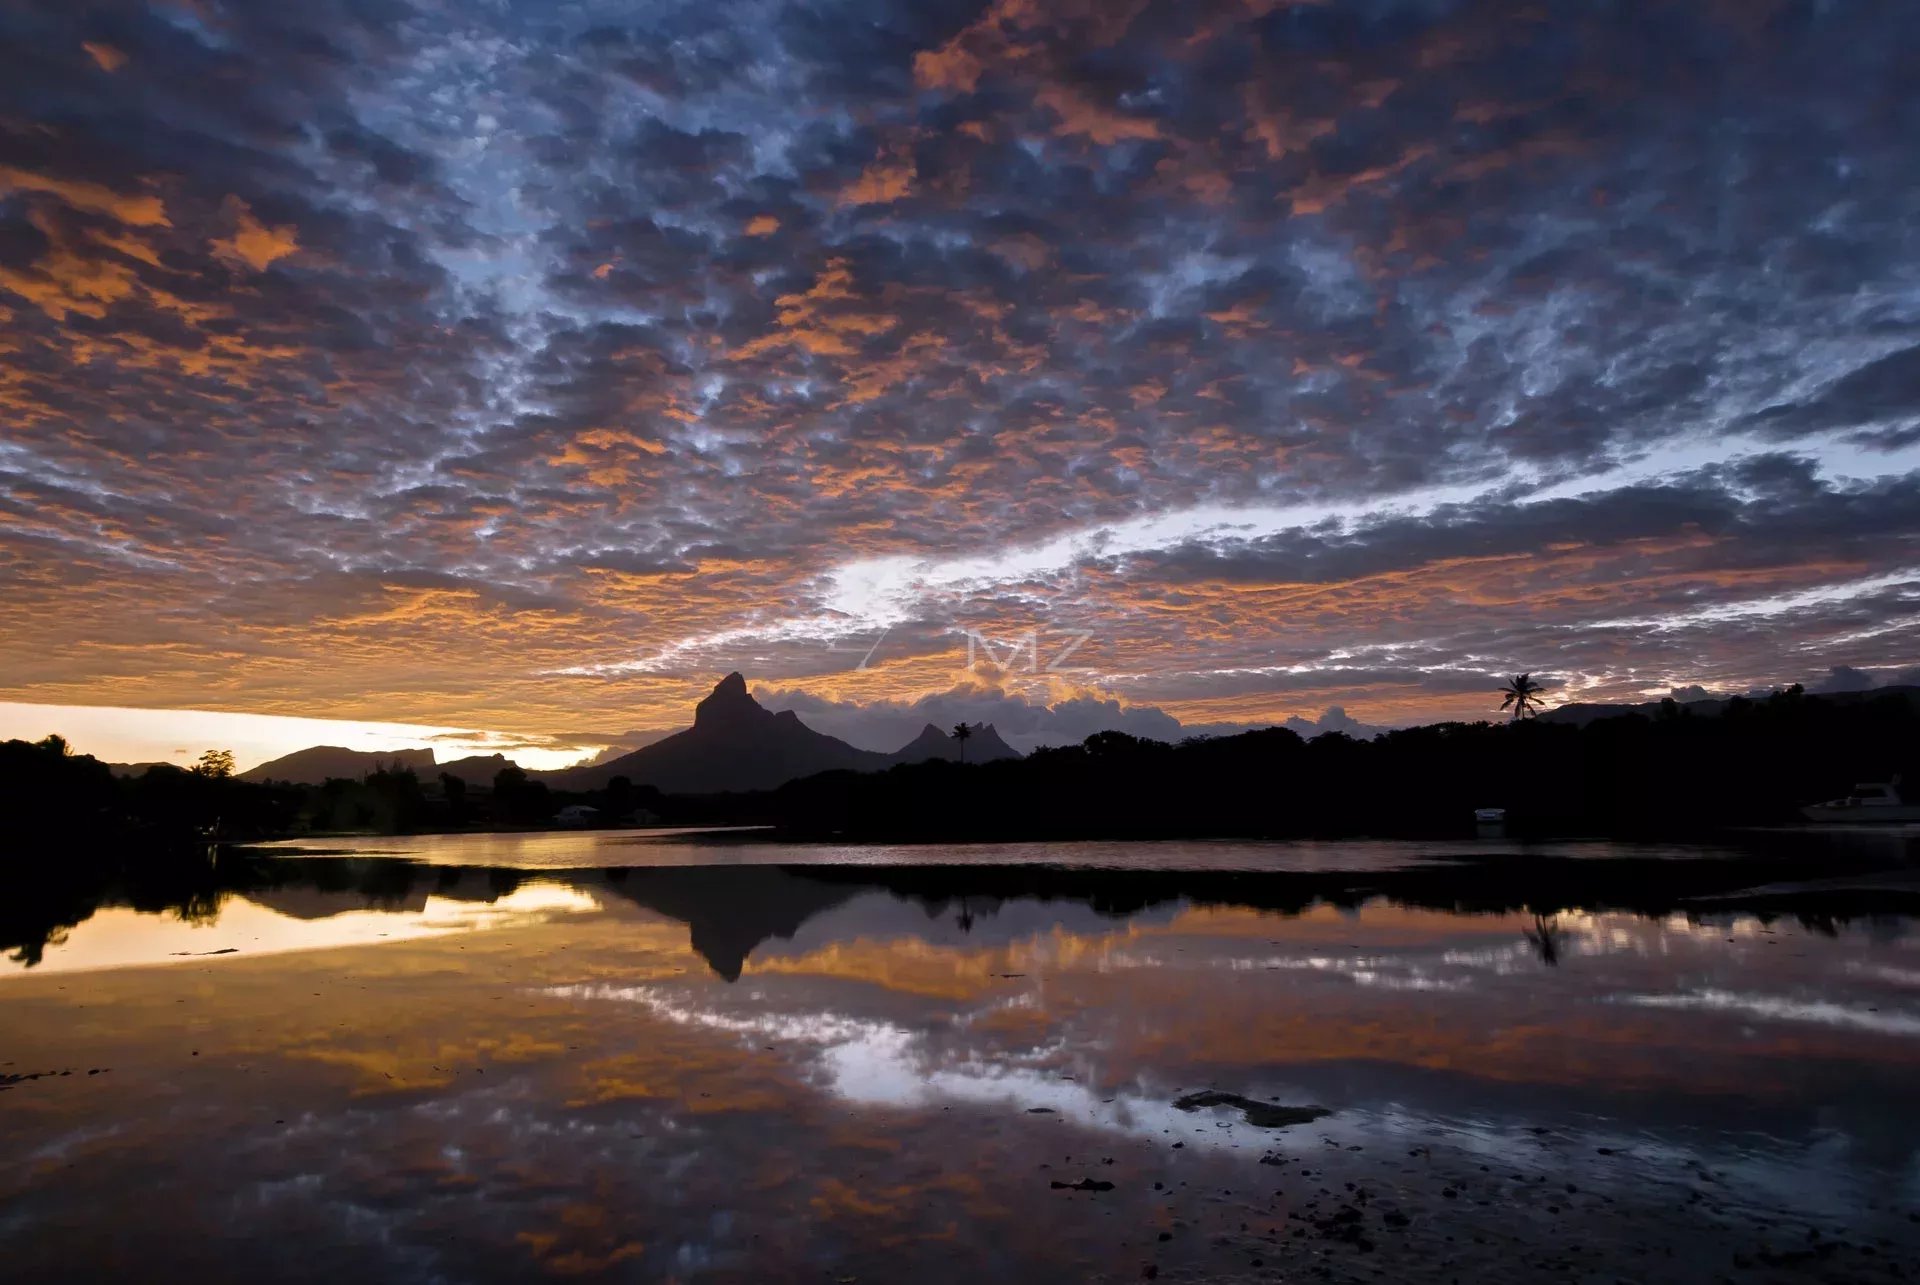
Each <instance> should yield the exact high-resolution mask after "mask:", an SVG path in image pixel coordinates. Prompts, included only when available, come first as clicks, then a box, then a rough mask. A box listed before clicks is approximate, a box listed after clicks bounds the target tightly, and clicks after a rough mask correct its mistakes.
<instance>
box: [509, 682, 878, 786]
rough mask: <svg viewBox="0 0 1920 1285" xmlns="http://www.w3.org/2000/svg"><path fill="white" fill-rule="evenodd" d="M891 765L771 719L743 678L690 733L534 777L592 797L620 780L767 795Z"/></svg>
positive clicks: (715, 695) (788, 719) (795, 722)
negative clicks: (811, 780) (820, 777)
mask: <svg viewBox="0 0 1920 1285" xmlns="http://www.w3.org/2000/svg"><path fill="white" fill-rule="evenodd" d="M894 761H895V760H894V758H893V756H892V755H889V754H881V753H877V752H876V751H873V750H862V749H856V748H855V747H854V746H851V745H849V744H847V743H846V742H845V741H843V740H839V739H838V738H836V737H832V736H828V735H826V734H825V733H823V732H816V731H814V730H813V729H812V728H811V727H808V726H807V725H806V724H805V723H802V722H801V721H800V717H799V715H797V714H795V713H794V712H793V711H792V710H785V711H783V712H781V713H778V714H775V713H773V712H772V711H771V710H769V709H767V708H766V707H765V706H763V705H761V704H760V702H758V701H756V700H755V699H754V698H753V697H752V696H751V695H750V694H748V692H747V680H746V679H745V678H742V677H741V676H740V675H739V674H728V675H727V676H726V677H725V678H723V679H721V680H720V682H719V684H718V685H717V686H715V687H714V689H713V691H712V692H711V693H709V694H708V695H707V697H706V699H704V700H702V701H701V702H700V703H699V704H698V705H696V706H695V707H694V710H693V726H692V727H689V728H687V729H686V730H684V731H680V732H675V733H674V734H673V735H671V736H668V737H664V738H662V739H661V740H658V741H655V742H654V743H653V744H651V745H648V746H645V747H643V748H641V749H637V750H635V751H633V752H632V753H631V754H623V755H621V756H620V757H619V758H616V759H609V760H608V761H607V762H605V763H595V764H592V765H590V766H585V767H570V768H562V769H561V770H559V771H557V772H545V773H541V774H540V777H541V779H542V780H545V781H546V782H548V783H549V784H551V785H553V786H555V787H556V788H558V789H563V790H597V789H600V788H601V787H603V786H605V785H606V783H607V782H608V781H611V780H612V779H613V778H614V777H616V776H624V777H626V778H627V779H628V780H629V781H631V782H633V784H635V785H651V786H653V787H655V788H656V789H659V790H662V791H664V792H666V793H668V794H717V793H719V792H720V791H722V790H770V789H772V788H774V787H775V786H778V785H783V784H785V783H786V782H788V781H791V780H793V779H794V778H795V777H801V776H812V775H813V774H814V773H816V772H828V771H832V770H834V769H836V768H851V769H853V770H855V771H861V772H874V771H879V770H880V769H882V768H887V767H891V766H893V763H894Z"/></svg>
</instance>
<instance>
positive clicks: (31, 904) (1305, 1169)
mask: <svg viewBox="0 0 1920 1285" xmlns="http://www.w3.org/2000/svg"><path fill="white" fill-rule="evenodd" d="M1810 879H1811V880H1812V882H1810ZM1836 880H1837V882H1835V881H1836ZM1906 880H1907V869H1906V868H1905V867H1894V868H1886V867H1885V865H1884V863H1882V866H1881V867H1880V868H1867V867H1866V866H1861V867H1859V868H1855V867H1852V866H1849V865H1848V864H1847V862H1846V861H1845V860H1842V859H1837V858H1831V857H1828V858H1823V859H1822V860H1821V861H1820V862H1819V863H1817V865H1812V866H1809V867H1808V868H1804V869H1802V868H1784V867H1782V866H1780V865H1779V864H1778V863H1777V862H1774V861H1760V860H1756V861H1753V862H1750V863H1749V862H1743V861H1741V860H1739V859H1725V860H1718V861H1701V862H1674V861H1672V860H1671V859H1669V858H1668V857H1665V856H1662V857H1659V858H1648V859H1646V860H1643V861H1636V860H1634V859H1632V858H1630V857H1625V856H1622V857H1619V858H1618V859H1614V860H1607V861H1581V860H1572V859H1564V860H1563V859H1555V858H1537V859H1532V860H1529V861H1527V862H1525V863H1515V862H1512V861H1503V860H1489V861H1481V862H1473V863H1466V864H1461V863H1451V862H1450V863H1439V864H1428V865H1415V866H1406V867H1400V868H1392V869H1372V868H1369V869H1367V870H1364V871H1361V872H1353V871H1341V870H1316V871H1308V872H1293V873H1288V872H1249V871H1237V872H1207V871H1196V870H1157V871H1133V872H1120V871H1113V870H1092V869H1066V868H1052V867H1044V866H1034V865H1025V866H1019V867H1006V868H998V867H991V866H985V865H981V864H973V865H969V866H964V867H960V866H938V865H922V866H914V867H878V866H863V867H858V868H849V867H839V866H834V867H801V866H757V865H731V866H724V867H720V866H709V867H654V868H636V869H580V870H562V869H542V870H538V871H526V870H503V869H475V868H462V867H451V866H440V867H434V866H424V865H416V864H412V863H409V862H405V861H397V860H391V859H381V858H364V857H362V858H327V857H315V858H306V859H275V858H261V857H249V856H233V855H227V856H223V857H222V859H221V860H220V861H219V862H217V863H214V864H212V865H205V864H202V865H191V864H189V865H186V866H183V867H180V868H177V869H174V870H173V871H172V872H171V874H166V875H163V874H161V873H160V872H158V871H157V870H156V871H154V872H151V873H150V874H149V875H147V876H146V877H145V879H144V882H140V883H137V884H136V885H129V884H127V883H125V882H124V881H121V882H114V883H111V884H109V885H104V886H102V885H91V886H90V885H87V884H85V882H84V880H68V881H67V882H65V883H64V884H58V885H57V886H46V887H43V888H42V889H41V892H40V893H39V894H36V895H35V896H32V897H27V898H21V897H14V898H11V899H9V900H8V902H7V904H6V907H5V909H4V911H0V932H3V933H4V934H5V935H4V936H3V937H0V945H4V946H5V947H6V948H7V949H8V951H9V952H10V956H9V962H7V963H6V964H5V965H4V970H3V971H0V1086H4V1089H5V1091H4V1093H0V1261H6V1262H7V1263H9V1265H10V1266H9V1269H8V1276H9V1279H16V1278H17V1279H26V1280H41V1279H45V1280H58V1279H75V1280H80V1279H99V1278H101V1277H103V1276H111V1275H115V1274H124V1275H134V1274H139V1275H142V1276H148V1277H151V1276H155V1275H159V1276H162V1277H165V1278H167V1279H185V1278H189V1277H191V1276H194V1275H198V1276H201V1277H203V1278H206V1279H211V1280H240V1279H261V1278H273V1279H297V1280H305V1279H313V1280H320V1279H337V1278H338V1277H339V1276H340V1275H341V1274H343V1273H350V1274H354V1275H357V1276H359V1277H363V1278H368V1279H374V1280H420V1279H448V1280H504V1279H521V1278H525V1277H527V1276H529V1275H537V1274H549V1275H564V1276H568V1277H587V1278H603V1279H667V1278H672V1279H681V1280H742V1281H745V1280H768V1279H775V1280H786V1279H794V1280H819V1279H823V1278H832V1279H844V1278H847V1277H857V1278H860V1279H864V1280H888V1279H904V1278H915V1279H921V1278H924V1279H930V1280H977V1279H983V1278H991V1279H1004V1280H1016V1281H1029V1280H1030V1281H1042V1280H1044V1281H1057V1280H1068V1279H1082V1278H1092V1277H1102V1276H1104V1277H1107V1278H1111V1279H1139V1278H1140V1277H1141V1276H1142V1275H1143V1274H1145V1273H1146V1271H1147V1269H1148V1268H1152V1269H1153V1272H1154V1274H1155V1275H1157V1276H1159V1277H1160V1278H1162V1279H1179V1278H1181V1277H1183V1276H1185V1277H1192V1278H1198V1277H1205V1278H1208V1279H1235V1278H1238V1277H1242V1276H1244V1277H1246V1278H1248V1279H1270V1278H1272V1277H1273V1276H1274V1274H1275V1273H1276V1272H1279V1273H1281V1274H1282V1275H1283V1276H1291V1275H1302V1274H1305V1275H1311V1276H1312V1277H1314V1278H1316V1279H1335V1280H1347V1279H1352V1280H1371V1279H1375V1277H1376V1273H1377V1272H1384V1273H1385V1274H1386V1276H1388V1277H1389V1278H1393V1279H1424V1278H1428V1277H1432V1278H1436V1279H1441V1280H1445V1279H1449V1278H1450V1277H1452V1276H1456V1275H1457V1276H1460V1277H1462V1278H1463V1279H1520V1278H1521V1277H1523V1276H1525V1277H1529V1278H1532V1277H1537V1276H1538V1275H1540V1274H1543V1273H1544V1274H1545V1275H1547V1276H1549V1277H1550V1278H1554V1279H1560V1278H1565V1277H1570V1276H1575V1275H1579V1274H1581V1273H1585V1272H1591V1273H1597V1274H1600V1275H1601V1276H1602V1277H1603V1278H1605V1279H1613V1278H1616V1277H1627V1278H1631V1279H1636V1280H1675V1281H1678V1280H1682V1279H1687V1280H1692V1279H1698V1278H1699V1276H1700V1275H1701V1274H1702V1273H1706V1274H1708V1275H1709V1276H1717V1275H1719V1274H1721V1273H1741V1274H1743V1275H1755V1276H1756V1278H1758V1279H1769V1278H1777V1279H1783V1280H1784V1279H1833V1280H1878V1279H1895V1278H1896V1277H1895V1275H1894V1273H1896V1272H1897V1271H1898V1270H1899V1268H1900V1266H1901V1263H1902V1259H1903V1256H1906V1255H1910V1254H1911V1252H1912V1251H1913V1250H1914V1249H1915V1248H1917V1247H1920V1243H1917V1242H1916V1234H1915V1233H1916V1229H1920V1223H1916V1222H1915V1221H1914V1220H1913V1218H1912V1217H1911V1215H1912V1214H1913V1213H1914V1212H1915V1211H1916V1209H1920V1201H1917V1199H1916V1198H1917V1196H1920V1191H1917V1190H1916V1184H1917V1183H1920V1176H1917V1175H1920V1120H1916V1119H1915V1118H1914V1116H1913V1113H1912V1112H1911V1110H1910V1109H1909V1103H1910V1086H1911V1084H1912V1082H1913V1077H1914V1074H1915V1072H1916V1070H1920V938H1916V937H1915V935H1914V934H1913V932H1912V926H1913V920H1912V919H1911V918H1910V917H1909V915H1908V913H1907V912H1908V911H1911V910H1912V909H1913V908H1914V906H1915V904H1916V903H1915V902H1914V901H1913V900H1912V893H1911V892H1910V891H1904V889H1906V886H1907V885H1906ZM1822 881H1824V882H1822ZM41 883H42V884H43V885H45V884H47V883H48V881H47V880H44V879H43V880H41ZM169 884H171V887H169V886H168V885H169ZM215 951H231V952H232V953H222V954H217V955H216V954H213V953H211V952H215ZM160 965H164V966H160ZM90 1072H91V1074H90ZM1202 1088H1212V1089H1218V1090H1221V1091H1223V1092H1225V1093H1228V1094H1235V1095H1244V1097H1246V1098H1248V1099H1252V1100H1254V1101H1256V1102H1269V1101H1273V1102H1279V1103H1283V1104H1299V1105H1307V1104H1312V1105H1318V1106H1324V1107H1326V1108H1328V1109H1329V1110H1330V1111H1331V1114H1329V1115H1328V1116H1326V1117H1325V1118H1323V1119H1319V1120H1316V1121H1312V1122H1311V1123H1304V1124H1298V1125H1294V1126H1292V1127H1288V1128H1282V1129H1268V1128H1259V1127H1255V1126H1254V1125H1253V1124H1251V1123H1250V1122H1249V1121H1248V1119H1247V1118H1245V1117H1244V1116H1243V1114H1242V1113H1241V1112H1240V1111H1239V1110H1238V1109H1235V1108H1232V1107H1230V1106H1219V1107H1203V1108H1200V1109H1197V1110H1191V1111H1189V1110H1183V1109H1181V1108H1180V1107H1179V1106H1176V1105H1175V1103H1176V1100H1177V1099H1179V1098H1180V1097H1181V1096H1182V1095H1183V1094H1187V1093H1191V1092H1193V1091H1194V1090H1196V1089H1202ZM1104 1182H1111V1183H1113V1184H1114V1185H1113V1187H1112V1188H1111V1189H1104V1188H1102V1187H1101V1186H1100V1184H1101V1183H1104ZM1056 1183H1058V1184H1060V1186H1059V1187H1056V1186H1055V1185H1054V1184H1056ZM1083 1184H1087V1185H1085V1186H1083ZM1348 1184H1351V1186H1349V1185H1348ZM1349 1211H1351V1212H1349ZM1163 1235H1164V1236H1165V1239H1162V1236H1163ZM1256 1260H1258V1262H1259V1266H1255V1265H1254V1264H1255V1262H1256ZM1770 1274H1771V1276H1770Z"/></svg>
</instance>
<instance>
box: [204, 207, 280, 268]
mask: <svg viewBox="0 0 1920 1285" xmlns="http://www.w3.org/2000/svg"><path fill="white" fill-rule="evenodd" d="M227 209H228V210H230V211H231V212H232V213H233V215H234V221H235V223H236V225H237V226H236V227H235V228H234V233H233V235H232V236H231V237H228V238H226V239H225V240H218V239H216V240H214V241H213V242H211V243H210V248H211V249H212V250H213V256H214V258H216V259H220V260H222V261H224V262H227V263H231V264H233V265H234V266H235V267H238V266H241V265H243V264H244V265H245V266H247V267H249V268H252V269H253V270H254V271H255V272H265V271H266V270H267V268H268V267H269V266H270V265H271V264H273V263H274V262H275V261H276V260H279V259H284V258H286V257H287V256H288V255H290V254H294V253H297V252H298V251H299V249H300V240H299V237H298V236H297V233H298V231H299V229H297V228H295V227H294V226H293V225H292V224H284V225H281V226H278V227H268V226H267V225H266V224H264V223H262V222H260V220H258V219H256V218H254V217H253V210H252V209H250V208H249V207H248V205H247V203H246V202H245V201H243V200H241V199H240V198H239V197H237V196H230V197H228V198H227Z"/></svg>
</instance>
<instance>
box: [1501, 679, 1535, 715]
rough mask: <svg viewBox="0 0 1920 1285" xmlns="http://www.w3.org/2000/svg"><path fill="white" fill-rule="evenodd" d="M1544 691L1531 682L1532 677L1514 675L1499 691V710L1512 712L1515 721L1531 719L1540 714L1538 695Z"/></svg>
mask: <svg viewBox="0 0 1920 1285" xmlns="http://www.w3.org/2000/svg"><path fill="white" fill-rule="evenodd" d="M1545 690H1546V689H1545V688H1543V687H1541V686H1540V684H1538V683H1536V682H1534V681H1533V675H1531V674H1515V675H1514V676H1513V677H1512V678H1509V679H1508V680H1507V685H1506V686H1505V687H1502V688H1501V689H1500V692H1501V698H1500V708H1501V709H1510V710H1512V711H1513V717H1514V718H1515V719H1516V720H1518V719H1522V718H1532V717H1533V716H1534V715H1535V714H1538V713H1539V712H1540V693H1541V692H1543V691H1545Z"/></svg>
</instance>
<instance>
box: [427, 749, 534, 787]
mask: <svg viewBox="0 0 1920 1285" xmlns="http://www.w3.org/2000/svg"><path fill="white" fill-rule="evenodd" d="M518 766H519V764H517V763H515V762H514V761H513V760H512V759H510V758H508V757H507V756H506V755H504V754H473V755H469V756H468V757H466V758H463V759H454V760H453V761H452V762H451V763H442V764H440V766H439V767H438V769H436V770H437V771H438V772H439V773H440V774H441V775H445V776H454V777H458V778H459V779H461V780H462V781H465V782H466V783H467V784H468V785H492V784H493V778H494V777H496V776H498V775H500V773H501V771H502V770H503V769H505V768H510V767H518Z"/></svg>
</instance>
